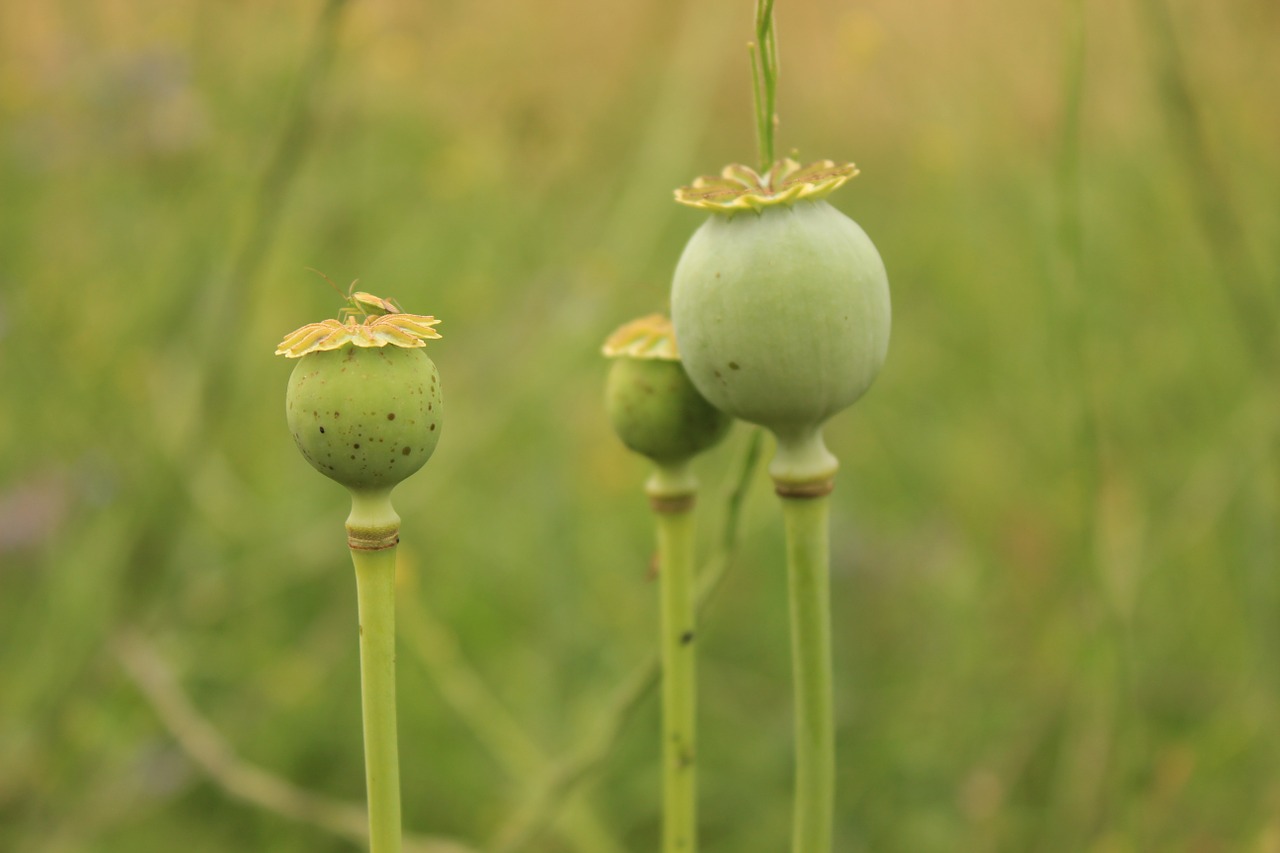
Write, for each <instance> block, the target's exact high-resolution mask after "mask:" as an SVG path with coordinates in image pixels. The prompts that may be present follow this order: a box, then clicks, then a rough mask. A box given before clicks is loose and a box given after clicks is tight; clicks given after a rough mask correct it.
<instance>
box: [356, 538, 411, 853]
mask: <svg viewBox="0 0 1280 853" xmlns="http://www.w3.org/2000/svg"><path fill="white" fill-rule="evenodd" d="M351 560H352V562H353V563H355V567H356V595H357V598H358V601H359V607H360V695H361V703H362V709H363V712H364V765H365V784H366V788H367V794H368V799H369V849H370V850H371V851H372V853H400V757H399V751H398V749H397V745H396V549H395V547H391V548H383V549H380V550H377V551H363V550H359V549H355V548H353V549H352V550H351Z"/></svg>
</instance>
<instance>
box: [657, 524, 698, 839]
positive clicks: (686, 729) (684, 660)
mask: <svg viewBox="0 0 1280 853" xmlns="http://www.w3.org/2000/svg"><path fill="white" fill-rule="evenodd" d="M654 516H655V518H656V520H657V527H658V586H659V596H660V598H661V620H660V625H659V631H660V633H661V643H660V646H661V649H662V804H663V808H662V850H663V853H694V851H696V850H697V848H698V835H697V833H698V816H697V801H698V792H697V773H696V755H697V752H696V743H697V735H696V727H697V679H696V657H695V655H694V639H695V625H696V621H697V616H696V612H695V606H694V582H693V560H694V553H693V509H692V506H687V507H685V508H682V509H679V510H676V511H666V512H663V511H658V512H655V513H654Z"/></svg>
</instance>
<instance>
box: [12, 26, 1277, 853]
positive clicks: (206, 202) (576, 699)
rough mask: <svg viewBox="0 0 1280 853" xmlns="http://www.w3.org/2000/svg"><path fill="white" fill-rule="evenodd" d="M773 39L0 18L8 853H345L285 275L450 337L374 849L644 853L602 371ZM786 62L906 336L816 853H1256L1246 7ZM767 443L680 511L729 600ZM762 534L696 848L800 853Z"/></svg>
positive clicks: (863, 482) (850, 537)
mask: <svg viewBox="0 0 1280 853" xmlns="http://www.w3.org/2000/svg"><path fill="white" fill-rule="evenodd" d="M751 7H752V4H750V3H747V2H737V3H730V2H727V0H698V2H683V3H681V2H675V0H655V1H654V2H649V3H623V2H616V0H604V2H565V0H549V2H542V3H520V2H514V0H472V2H466V3H463V2H458V0H446V2H437V3H412V2H407V1H406V0H355V2H349V3H343V2H335V0H306V2H303V0H277V2H257V3H248V2H213V0H206V2H184V3H174V2H160V0H133V2H124V0H102V2H93V3H90V2H84V0H79V2H76V0H50V2H46V3H38V4H37V3H6V4H4V5H2V6H0V385H2V386H3V389H4V391H3V398H2V399H3V417H2V419H0V850H4V851H15V853H37V852H38V853H55V851H56V852H57V853H65V852H66V851H106V852H107V853H115V851H129V853H149V851H173V850H182V851H186V853H202V851H227V850H268V849H269V850H272V851H276V853H288V852H289V851H309V853H316V851H335V853H336V852H337V851H348V850H352V849H355V842H353V841H352V840H351V839H350V838H348V837H344V835H343V833H344V832H345V831H346V830H344V828H343V827H344V826H346V827H348V828H349V827H350V823H351V822H350V821H347V822H346V823H345V824H344V823H343V819H344V818H343V817H342V815H343V814H345V813H342V810H341V809H340V808H338V807H336V806H329V805H326V803H325V802H320V804H319V806H317V805H316V803H315V801H312V800H308V799H307V796H309V795H318V796H323V797H330V798H334V799H337V800H341V801H343V802H348V803H356V804H358V803H359V802H360V801H361V800H362V798H363V769H362V756H361V743H360V723H359V715H360V707H359V689H358V685H359V675H358V660H357V655H356V651H357V650H356V641H355V632H354V626H355V598H354V584H353V582H352V580H353V579H352V573H351V567H350V563H349V560H348V557H347V554H346V552H345V548H344V538H343V532H342V522H343V520H344V518H345V515H346V511H347V506H346V498H345V495H344V493H343V492H342V490H341V489H340V488H338V487H337V486H335V485H333V484H331V483H329V482H327V481H325V480H323V479H321V478H320V477H318V476H317V475H316V474H315V472H314V471H312V470H311V469H310V468H309V467H308V466H307V465H306V464H305V463H304V462H303V460H302V459H301V457H300V456H299V455H298V454H297V453H296V452H295V450H294V448H293V447H292V442H291V440H290V437H289V434H288V432H287V429H286V427H285V424H284V417H283V393H284V386H285V382H286V379H287V376H288V373H289V370H290V368H291V365H290V364H289V363H286V362H285V360H284V359H280V358H275V357H273V356H272V354H271V353H272V349H273V347H274V345H275V343H276V342H277V340H278V339H279V338H280V337H281V336H282V335H283V333H285V332H287V331H289V330H290V329H293V328H295V327H296V326H299V325H301V324H302V323H305V322H309V321H313V320H318V319H320V318H322V317H325V316H333V315H334V314H335V313H336V311H337V309H338V308H339V307H340V304H339V302H338V300H337V297H336V296H335V295H334V293H333V292H332V291H331V290H330V289H329V288H328V286H327V285H325V284H324V283H323V282H322V281H321V280H320V279H318V278H317V277H316V276H315V275H313V274H312V273H309V272H306V271H305V269H304V268H305V267H315V268H318V269H321V270H324V271H325V272H326V273H328V274H329V275H330V276H332V277H333V278H334V279H335V280H337V281H338V282H339V283H340V284H342V285H343V286H345V284H346V282H348V281H350V280H351V279H353V278H357V277H358V278H359V279H360V280H361V286H362V287H363V288H365V289H368V290H371V291H373V292H375V293H378V294H380V295H385V296H391V297H395V298H396V299H398V300H399V301H400V302H401V303H402V304H403V305H404V306H405V307H406V309H408V310H411V311H417V312H421V313H431V314H435V315H436V316H438V317H441V318H442V319H443V323H442V325H441V331H442V332H443V333H444V336H445V337H444V339H443V340H442V341H439V342H438V343H435V344H432V347H431V350H430V352H431V355H432V357H433V358H434V359H435V361H436V362H437V364H438V365H439V367H440V371H441V374H442V376H443V380H444V389H445V395H446V402H447V419H446V423H445V427H444V434H443V439H442V441H441V444H440V447H439V450H438V452H437V454H436V456H435V458H434V459H433V460H432V461H431V463H430V464H429V465H428V466H427V468H426V469H425V470H424V471H423V473H422V474H420V475H419V476H417V477H416V478H415V479H414V480H412V481H411V482H409V483H408V484H406V485H405V486H403V487H402V488H401V489H400V490H399V492H398V493H397V494H398V500H397V506H398V508H399V510H400V513H401V514H402V515H403V516H404V519H405V537H404V540H405V548H404V549H403V550H404V551H405V552H406V553H405V555H404V556H405V559H404V564H403V566H402V569H403V574H404V577H403V589H402V600H403V602H404V607H403V609H402V611H401V617H400V618H401V637H402V640H403V643H402V647H401V651H400V691H401V693H400V708H401V740H402V751H403V759H402V762H403V767H404V769H403V782H404V795H405V816H406V824H407V827H408V828H409V829H411V830H413V831H415V832H417V833H426V834H431V835H435V836H440V837H442V838H444V839H446V840H447V839H453V840H456V841H460V842H464V843H465V844H466V847H465V848H464V847H456V846H450V844H449V843H447V841H446V842H440V843H434V842H429V843H426V844H422V845H420V846H419V848H417V849H421V850H434V851H439V853H448V851H458V850H486V851H489V850H501V849H507V850H517V849H518V850H527V851H530V853H552V852H553V851H556V852H557V853H558V851H576V853H616V851H640V850H653V849H655V848H656V846H657V838H658V819H659V817H658V811H657V787H658V776H657V772H656V762H655V756H656V748H657V735H656V731H657V729H656V727H657V713H656V705H655V702H654V701H653V696H652V695H647V696H646V697H645V698H644V699H643V700H642V701H640V702H639V703H638V704H637V705H636V707H635V709H634V710H635V713H634V714H630V715H625V714H624V715H619V714H617V713H615V711H614V710H611V709H612V708H613V704H611V703H616V701H617V698H616V697H617V691H618V690H619V689H620V688H619V685H624V684H625V683H626V681H627V679H628V678H629V677H630V674H631V673H633V671H634V670H635V668H636V667H637V666H638V665H640V664H641V662H642V661H644V660H645V659H646V657H647V656H648V655H650V654H651V652H652V649H653V647H654V641H653V634H654V628H655V625H654V623H655V619H656V588H655V586H654V584H653V583H652V582H651V579H650V578H649V577H648V566H649V560H650V555H651V552H652V528H651V520H650V518H649V514H648V511H647V508H646V505H645V502H644V499H643V497H642V494H641V492H640V484H641V482H642V480H643V478H644V476H645V475H646V466H645V464H644V463H643V462H642V461H640V460H638V459H636V458H633V457H630V456H629V455H628V454H627V453H626V452H625V451H624V450H623V449H622V448H621V447H620V446H619V444H618V443H617V441H616V440H615V439H614V437H613V436H612V435H611V433H610V431H609V429H608V427H607V425H606V423H605V420H604V417H603V414H602V411H601V406H600V395H601V389H602V383H603V377H604V371H605V364H604V362H603V360H602V359H601V358H600V357H599V355H598V348H599V345H600V343H601V342H602V340H603V338H604V337H605V335H606V334H607V333H608V332H609V331H611V330H612V329H613V328H614V327H615V326H617V325H618V324H619V323H621V322H622V321H624V320H627V319H629V318H631V317H633V316H635V315H638V314H640V313H647V312H649V311H653V310H664V309H665V306H666V291H667V286H668V282H669V278H670V274H671V271H672V269H673V267H674V264H675V261H676V259H677V257H678V255H679V252H680V249H681V246H682V244H683V241H684V240H685V239H686V237H687V236H688V235H689V234H690V233H691V232H692V231H693V229H694V228H696V227H697V225H698V224H699V222H700V221H701V216H700V215H699V214H697V213H695V212H692V211H687V210H682V209H679V208H677V206H676V205H674V204H673V203H672V202H671V190H672V189H673V188H674V187H675V186H678V185H679V184H682V183H685V182H687V181H688V180H689V179H691V178H692V177H694V176H695V175H697V174H700V173H705V172H711V171H715V170H717V169H718V168H719V167H720V166H721V165H722V164H724V163H725V162H730V161H742V160H745V161H748V162H750V161H753V160H754V157H755V143H754V137H753V128H752V124H751V107H750V97H749V75H748V64H747V56H746V51H745V50H744V43H745V41H746V40H747V38H748V37H749V34H750V31H751V20H750V15H751ZM778 16H779V18H778V27H779V38H780V51H781V62H782V75H781V83H780V90H779V99H780V111H781V122H782V123H781V131H780V136H779V145H780V148H781V149H782V150H787V149H789V148H791V147H792V146H797V147H799V149H800V151H801V157H802V158H822V157H831V158H836V159H842V158H843V159H852V160H855V161H856V162H857V163H858V164H859V165H860V166H861V167H862V169H863V175H862V176H861V177H859V178H858V179H857V180H856V181H854V182H853V183H852V184H851V185H850V186H849V187H848V188H846V189H844V190H842V191H841V192H840V193H839V194H837V196H836V197H835V198H834V199H833V201H834V202H835V203H836V204H837V205H838V206H839V207H841V208H842V209H843V210H845V211H846V212H848V213H849V214H850V215H851V216H853V217H854V218H855V219H857V220H858V221H859V222H860V223H861V225H862V226H863V227H864V228H865V229H866V231H867V232H868V233H869V234H870V235H871V236H872V238H873V239H874V240H875V241H876V243H877V245H878V246H879V248H880V250H881V253H882V255H883V256H884V259H885V262H886V265H887V267H888V269H889V275H890V281H891V285H892V287H893V299H894V312H895V318H894V319H895V323H894V339H893V342H892V345H891V348H890V356H889V361H888V364H887V366H886V369H885V371H884V373H883V374H882V375H881V378H880V380H879V382H878V384H877V386H876V388H875V389H874V390H873V392H872V393H871V394H870V395H869V396H868V397H867V398H866V399H865V400H864V401H863V402H861V403H860V404H859V405H858V406H856V407H855V408H854V410H852V411H851V412H850V413H847V414H845V415H842V416H841V417H839V418H838V419H836V420H835V421H833V422H832V424H831V425H830V427H829V429H828V443H829V445H830V446H831V448H832V449H833V450H834V451H835V452H836V454H837V455H838V456H839V457H840V459H841V460H842V473H841V477H840V482H839V484H838V487H837V491H836V494H835V505H834V513H835V516H834V535H833V536H834V538H833V555H834V566H833V571H834V578H833V594H834V602H835V604H834V606H835V632H836V642H837V648H836V655H835V659H836V667H837V685H838V688H837V689H838V722H839V744H840V750H839V757H838V762H839V776H840V787H839V794H838V798H839V799H838V813H839V818H838V839H839V840H838V844H837V847H838V851H839V853H849V852H850V851H903V852H904V853H932V851H939V852H940V853H942V852H943V851H1004V850H1008V851H1031V850H1035V851H1085V850H1088V851H1117V853H1118V852H1119V851H1154V850H1159V851H1280V741H1278V739H1277V734H1276V733H1277V732H1280V577H1278V576H1277V572H1278V570H1280V529H1278V517H1280V393H1278V391H1280V384H1278V377H1280V372H1278V370H1277V365H1280V336H1277V334H1276V330H1277V317H1280V312H1278V307H1280V297H1278V294H1280V286H1278V285H1280V275H1278V274H1277V268H1278V263H1280V201H1278V200H1280V109H1278V108H1277V105H1278V104H1280V101H1278V100H1277V99H1278V97H1280V51H1277V50H1276V44H1277V38H1278V37H1280V6H1277V5H1276V4H1275V3H1274V2H1273V0H1230V2H1223V3H1212V4H1210V3H1193V2H1190V0H1134V2H1127V3H1120V4H1107V3H1101V2H1088V3H1084V2H1071V0H1068V2H1063V3H1048V4H1046V3H1023V2H1017V0H978V2H974V3H965V4H960V3H948V2H937V1H936V2H927V3H913V4H902V3H893V2H889V0H868V2H859V3H832V2H826V3H815V2H801V0H781V2H779V3H778ZM747 439H748V431H747V430H746V429H744V428H742V427H738V428H736V430H735V433H734V435H733V437H732V439H731V441H730V443H729V446H728V447H727V448H725V449H723V450H721V451H718V452H717V453H716V454H715V455H714V456H713V457H711V458H709V459H708V460H706V461H705V462H704V463H702V466H701V468H700V473H701V476H702V478H703V481H704V483H705V484H706V486H707V491H706V495H705V497H704V500H703V502H702V507H703V510H704V511H703V513H702V515H701V528H702V529H703V537H702V541H703V544H704V551H705V552H706V553H707V554H708V555H710V554H711V552H712V550H713V545H714V542H715V539H716V537H717V536H718V533H717V530H718V528H719V525H720V524H721V523H722V521H723V517H724V515H725V501H724V498H723V496H724V494H725V493H726V490H727V489H729V488H730V486H731V484H732V481H733V477H734V471H735V470H736V469H737V466H738V465H739V462H738V458H739V457H740V455H741V453H742V448H743V446H744V445H745V443H746V441H747ZM780 537H781V531H780V522H779V518H778V514H777V512H776V506H775V504H774V501H773V498H772V495H771V494H770V488H769V484H768V482H767V477H765V476H764V475H763V474H759V473H758V474H757V476H756V478H755V479H754V480H753V481H752V488H751V491H750V495H749V499H748V502H747V505H746V510H745V513H744V516H743V524H742V545H741V549H740V559H738V560H737V562H736V563H735V565H734V566H733V568H732V570H731V573H730V575H729V576H728V578H727V580H726V583H725V585H724V586H723V587H722V589H721V591H720V594H719V596H718V597H717V598H716V599H715V600H714V601H713V602H712V606H711V608H710V610H709V611H708V612H707V616H706V620H705V628H704V631H703V634H702V636H703V639H704V642H703V643H702V646H701V649H702V652H701V653H702V658H701V676H702V687H701V711H700V712H701V719H702V724H703V743H702V750H701V771H700V772H701V784H702V817H703V826H704V841H703V848H704V850H705V851H706V853H757V851H759V852H760V853H776V851H779V850H782V849H785V846H786V844H787V843H788V841H787V840H788V837H789V829H788V826H789V809H790V726H791V720H790V680H789V678H790V677H789V666H788V651H787V625H786V612H785V604H784V602H785V595H784V590H785V587H784V578H783V575H782V572H781V562H782V550H781V538H780ZM184 697H185V698H184ZM614 723H617V724H619V730H618V736H617V738H616V741H615V740H611V739H610V738H608V737H605V738H604V739H603V740H600V739H599V738H597V739H596V740H592V738H593V737H595V736H596V735H595V733H599V732H601V731H603V732H605V734H606V735H607V734H608V730H609V728H610V726H611V725H613V724H614ZM593 744H594V746H593ZM592 749H597V750H598V751H599V753H600V754H599V756H598V757H599V758H600V759H601V760H599V761H588V762H585V764H584V763H582V762H575V761H570V764H572V765H573V766H574V767H576V768H578V769H583V771H584V772H583V778H582V779H581V780H577V781H580V782H581V784H577V785H568V786H560V789H559V790H561V792H562V793H565V794H568V795H570V796H568V800H567V804H565V803H564V802H562V800H563V798H561V797H559V796H551V797H544V798H542V799H539V798H538V796H539V792H540V791H542V792H544V793H545V791H546V790H547V788H546V785H547V780H548V778H551V779H552V781H554V780H555V778H556V777H554V776H552V777H548V776H547V772H548V768H549V767H552V768H554V767H555V766H556V762H561V761H564V760H568V759H571V758H572V757H573V756H581V755H583V754H584V752H583V750H586V753H585V754H586V755H588V757H589V756H590V753H591V750H592ZM255 768H256V769H255ZM261 772H265V773H268V774H270V777H265V776H262V775H260V773H261ZM280 780H286V781H287V782H288V783H289V784H291V785H294V786H296V787H297V789H298V790H294V789H291V788H283V787H281V786H280V785H279V784H277V782H278V781H280ZM561 781H564V780H563V779H562V780H561ZM569 781H575V780H572V779H571V780H569ZM553 787H554V786H553ZM264 791H265V792H266V793H265V794H264ZM273 796H274V797H275V799H273V798H272V797H273ZM264 797H265V799H264ZM561 806H563V807H561ZM291 810H292V811H291ZM299 810H300V811H299ZM347 817H350V815H349V814H348V815H347ZM513 821H514V823H513ZM521 821H523V822H524V825H525V826H526V828H528V826H532V827H533V828H534V829H535V830H536V829H538V828H539V827H542V828H544V831H530V832H526V833H524V836H523V838H521V837H520V833H519V832H518V831H517V830H518V829H519V827H520V825H521ZM355 823H356V825H357V827H358V823H359V821H358V820H356V821H355ZM347 834H350V833H349V832H348V833H347ZM513 838H514V839H516V840H515V841H512V839H513ZM526 842H527V843H526ZM504 844H505V845H506V846H505V848H504V846H503V845H504Z"/></svg>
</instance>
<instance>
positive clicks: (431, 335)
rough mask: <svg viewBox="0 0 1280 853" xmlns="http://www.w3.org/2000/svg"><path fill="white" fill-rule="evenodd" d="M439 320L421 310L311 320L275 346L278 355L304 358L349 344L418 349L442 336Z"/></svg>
mask: <svg viewBox="0 0 1280 853" xmlns="http://www.w3.org/2000/svg"><path fill="white" fill-rule="evenodd" d="M439 322H440V321H439V320H437V319H436V318H435V317H430V316H425V315H422V314H381V315H378V316H376V317H365V318H364V322H361V323H357V322H355V319H354V318H351V319H349V320H348V321H347V322H345V323H342V322H339V321H338V320H325V321H323V322H321V323H309V324H307V325H305V326H303V327H302V328H300V329H297V330H295V331H293V332H290V333H289V334H287V335H285V337H284V340H282V341H281V342H280V345H279V346H278V347H276V355H283V356H284V357H286V358H301V357H302V356H304V355H306V354H307V353H310V352H325V351H327V350H335V349H341V348H342V347H344V346H346V345H348V344H351V345H352V346H357V347H385V346H388V345H390V346H395V347H403V348H405V349H416V348H418V347H424V346H426V345H427V341H429V340H435V339H438V338H439V337H440V333H439V332H437V331H436V330H435V329H434V328H432V327H433V326H435V325H437V324H438V323H439Z"/></svg>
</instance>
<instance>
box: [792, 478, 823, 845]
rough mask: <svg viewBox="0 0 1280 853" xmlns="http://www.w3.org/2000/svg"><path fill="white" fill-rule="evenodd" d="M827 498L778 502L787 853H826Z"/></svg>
mask: <svg viewBox="0 0 1280 853" xmlns="http://www.w3.org/2000/svg"><path fill="white" fill-rule="evenodd" d="M830 503H831V498H830V497H829V496H828V495H821V496H815V497H809V496H804V497H790V496H783V498H782V514H783V521H784V523H785V525H786V535H787V577H788V588H789V594H790V599H791V660H792V669H793V678H794V680H795V737H796V743H795V751H796V765H795V773H796V776H795V785H796V787H795V813H794V819H793V820H794V822H793V825H792V847H791V849H792V853H830V851H831V837H832V818H833V815H834V807H835V720H834V716H833V713H832V706H833V693H832V684H831V601H830V598H831V593H830V559H831V558H830V545H829V538H830V532H829V518H830Z"/></svg>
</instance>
